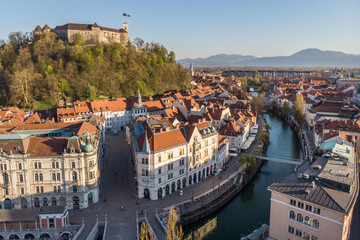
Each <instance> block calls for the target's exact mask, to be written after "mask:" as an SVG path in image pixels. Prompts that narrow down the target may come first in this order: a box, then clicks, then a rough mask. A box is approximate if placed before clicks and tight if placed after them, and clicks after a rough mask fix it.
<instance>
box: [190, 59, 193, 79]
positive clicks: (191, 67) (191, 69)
mask: <svg viewBox="0 0 360 240" xmlns="http://www.w3.org/2000/svg"><path fill="white" fill-rule="evenodd" d="M189 73H190V75H191V76H194V66H193V64H192V62H191V61H190V68H189Z"/></svg>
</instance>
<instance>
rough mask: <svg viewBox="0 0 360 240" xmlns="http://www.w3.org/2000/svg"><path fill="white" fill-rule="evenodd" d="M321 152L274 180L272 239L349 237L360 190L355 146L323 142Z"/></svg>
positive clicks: (271, 222) (271, 219) (271, 213)
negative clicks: (309, 160)
mask: <svg viewBox="0 0 360 240" xmlns="http://www.w3.org/2000/svg"><path fill="white" fill-rule="evenodd" d="M321 150H322V152H323V154H322V156H319V157H317V159H316V160H315V161H314V162H312V163H310V162H308V161H306V162H304V163H303V164H302V165H300V166H299V167H297V168H296V169H295V170H294V171H293V172H291V173H289V174H288V175H287V176H285V177H284V178H282V179H280V180H279V181H277V182H275V183H273V184H272V185H271V186H270V187H269V188H268V190H270V191H271V211H270V238H271V239H279V240H280V239H285V240H286V239H307V240H309V239H311V240H319V239H327V240H331V239H334V240H338V239H344V240H345V239H348V237H349V233H350V227H357V226H351V219H352V215H353V210H354V205H355V201H356V199H357V196H358V193H359V183H358V164H357V163H358V157H357V153H356V152H355V149H354V148H353V147H351V146H349V145H345V144H339V143H337V142H326V143H323V144H322V145H321Z"/></svg>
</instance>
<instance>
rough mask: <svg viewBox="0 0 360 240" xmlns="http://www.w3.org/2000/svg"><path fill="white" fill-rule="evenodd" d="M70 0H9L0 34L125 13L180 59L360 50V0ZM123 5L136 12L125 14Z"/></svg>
mask: <svg viewBox="0 0 360 240" xmlns="http://www.w3.org/2000/svg"><path fill="white" fill-rule="evenodd" d="M67 3H70V2H69V1H65V2H64V3H63V4H61V5H58V6H56V8H52V7H49V6H48V3H47V2H45V1H37V4H33V3H29V2H25V1H21V5H22V7H21V8H17V6H18V3H13V2H10V1H7V2H6V3H4V6H6V7H7V9H8V11H6V12H4V13H3V14H2V16H0V29H1V31H0V39H3V40H6V39H7V37H8V35H9V33H11V32H14V31H22V32H31V31H33V30H34V28H35V26H36V25H40V26H43V25H45V24H48V25H49V26H50V27H54V26H57V25H62V24H65V23H88V24H93V23H94V22H97V23H98V24H100V25H103V26H109V27H112V28H121V27H122V22H123V21H129V29H130V32H131V34H130V36H129V37H130V41H133V40H134V38H136V37H140V38H142V39H143V40H144V41H146V42H157V43H159V44H162V45H164V46H165V47H166V48H167V49H169V50H172V51H174V52H175V53H176V56H177V59H182V58H188V57H189V58H197V57H208V56H211V55H216V54H221V53H225V54H242V55H254V56H256V57H265V56H287V55H291V54H293V53H295V52H297V51H299V50H302V49H306V48H320V49H322V50H332V51H342V52H345V53H350V54H360V46H359V44H358V43H357V39H359V37H360V32H359V31H355V30H354V29H357V28H358V27H359V22H360V17H359V16H358V14H356V10H357V9H359V7H360V3H359V2H356V1H352V0H349V1H342V2H341V4H340V2H339V1H323V0H322V1H316V2H312V3H311V5H310V4H309V3H306V2H295V3H294V2H291V3H289V2H286V1H276V2H268V1H262V0H259V1H252V2H244V1H241V2H238V1H226V2H225V3H220V2H216V1H210V2H207V4H206V5H204V4H203V3H200V2H190V1H182V2H181V3H180V2H179V3H176V2H175V3H169V2H166V1H156V3H153V2H151V3H148V2H143V1H142V2H138V3H133V2H130V1H122V2H117V1H107V2H106V4H102V5H97V3H95V2H94V1H89V2H88V4H86V5H84V4H83V3H82V2H75V3H74V2H71V6H72V7H70V8H69V4H67ZM95 6H96V7H95ZM110 6H111V7H110ZM29 12H30V14H29ZM33 13H34V14H33ZM35 13H36V14H35ZM123 13H128V14H130V15H131V17H130V18H128V17H123ZM9 23H11V24H9Z"/></svg>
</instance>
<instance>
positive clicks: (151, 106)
mask: <svg viewBox="0 0 360 240" xmlns="http://www.w3.org/2000/svg"><path fill="white" fill-rule="evenodd" d="M142 104H143V105H146V106H147V111H148V112H155V111H160V110H164V106H163V105H162V103H161V101H159V100H157V101H149V102H143V103H142ZM136 105H137V104H135V106H136Z"/></svg>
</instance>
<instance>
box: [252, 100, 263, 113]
mask: <svg viewBox="0 0 360 240" xmlns="http://www.w3.org/2000/svg"><path fill="white" fill-rule="evenodd" d="M264 106H265V103H264V100H263V99H262V97H261V96H253V98H252V99H251V108H252V109H253V110H255V111H256V113H258V114H259V113H261V112H262V110H263V109H264Z"/></svg>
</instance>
